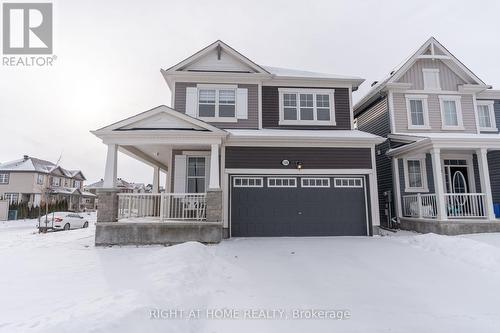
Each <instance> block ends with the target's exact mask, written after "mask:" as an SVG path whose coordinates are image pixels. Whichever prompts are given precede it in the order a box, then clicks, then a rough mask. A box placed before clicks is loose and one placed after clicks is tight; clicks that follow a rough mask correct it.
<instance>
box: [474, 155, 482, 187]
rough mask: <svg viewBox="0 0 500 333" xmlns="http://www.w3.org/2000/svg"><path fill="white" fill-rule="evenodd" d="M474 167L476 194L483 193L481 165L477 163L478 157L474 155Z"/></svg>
mask: <svg viewBox="0 0 500 333" xmlns="http://www.w3.org/2000/svg"><path fill="white" fill-rule="evenodd" d="M472 167H473V169H474V183H475V184H476V192H477V193H481V192H482V191H481V179H480V177H479V164H478V163H477V155H476V154H473V155H472Z"/></svg>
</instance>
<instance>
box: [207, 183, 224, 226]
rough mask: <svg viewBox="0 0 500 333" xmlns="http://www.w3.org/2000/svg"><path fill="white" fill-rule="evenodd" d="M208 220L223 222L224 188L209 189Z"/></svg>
mask: <svg viewBox="0 0 500 333" xmlns="http://www.w3.org/2000/svg"><path fill="white" fill-rule="evenodd" d="M206 205H207V206H206V210H207V222H221V223H222V219H223V212H222V190H221V189H209V190H208V191H207V203H206Z"/></svg>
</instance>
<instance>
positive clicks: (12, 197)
mask: <svg viewBox="0 0 500 333" xmlns="http://www.w3.org/2000/svg"><path fill="white" fill-rule="evenodd" d="M3 198H4V199H5V200H7V201H8V202H9V204H11V205H12V204H14V203H18V202H19V193H5V194H4V195H3Z"/></svg>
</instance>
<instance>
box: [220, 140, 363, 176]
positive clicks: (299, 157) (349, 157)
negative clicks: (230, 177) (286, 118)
mask: <svg viewBox="0 0 500 333" xmlns="http://www.w3.org/2000/svg"><path fill="white" fill-rule="evenodd" d="M283 160H289V161H290V164H289V165H288V166H283V165H282V164H281V161H283ZM298 161H300V162H302V166H303V170H304V172H307V169H371V168H372V163H371V149H370V148H323V147H239V146H229V147H226V164H225V167H226V168H227V169H233V168H238V169H283V170H287V169H296V168H297V166H296V163H297V162H298Z"/></svg>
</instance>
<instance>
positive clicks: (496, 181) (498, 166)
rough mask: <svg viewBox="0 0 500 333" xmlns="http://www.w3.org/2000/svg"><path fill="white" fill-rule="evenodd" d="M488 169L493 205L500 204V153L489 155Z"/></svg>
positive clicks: (490, 153) (493, 152) (495, 152)
mask: <svg viewBox="0 0 500 333" xmlns="http://www.w3.org/2000/svg"><path fill="white" fill-rule="evenodd" d="M488 167H489V171H490V182H491V193H492V196H493V203H494V204H500V151H492V152H489V153H488Z"/></svg>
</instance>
